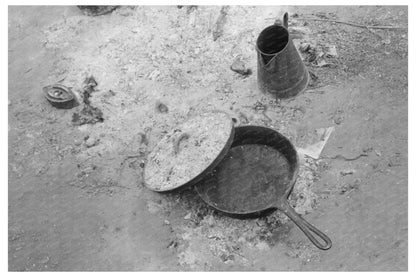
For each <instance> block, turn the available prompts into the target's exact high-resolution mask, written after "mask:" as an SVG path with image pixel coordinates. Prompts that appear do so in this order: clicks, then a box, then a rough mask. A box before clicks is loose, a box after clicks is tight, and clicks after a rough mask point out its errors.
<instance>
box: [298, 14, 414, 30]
mask: <svg viewBox="0 0 416 277" xmlns="http://www.w3.org/2000/svg"><path fill="white" fill-rule="evenodd" d="M296 19H298V20H313V21H323V22H331V23H338V24H345V25H350V26H354V27H358V28H366V29H407V27H403V26H367V25H362V24H357V23H352V22H347V21H340V20H331V19H319V18H301V17H299V18H296Z"/></svg>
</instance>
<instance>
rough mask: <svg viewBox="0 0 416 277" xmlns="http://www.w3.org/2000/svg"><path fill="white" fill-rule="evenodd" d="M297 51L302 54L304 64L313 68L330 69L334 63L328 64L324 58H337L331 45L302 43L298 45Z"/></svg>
mask: <svg viewBox="0 0 416 277" xmlns="http://www.w3.org/2000/svg"><path fill="white" fill-rule="evenodd" d="M299 51H300V52H301V53H302V54H303V60H304V61H305V63H306V64H309V65H312V66H314V67H331V66H335V64H334V63H329V62H327V61H326V60H325V58H328V59H331V58H335V57H337V56H338V52H337V48H336V46H335V45H333V44H328V45H324V46H321V45H314V44H312V43H310V42H302V43H301V44H300V45H299Z"/></svg>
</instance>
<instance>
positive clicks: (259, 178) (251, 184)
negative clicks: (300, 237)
mask: <svg viewBox="0 0 416 277" xmlns="http://www.w3.org/2000/svg"><path fill="white" fill-rule="evenodd" d="M253 145H255V146H254V147H253ZM250 147H251V148H250ZM250 149H251V150H252V151H251V150H250ZM246 150H250V151H251V152H252V153H248V152H250V151H246ZM298 167H299V166H298V156H297V153H296V150H295V148H294V147H293V145H292V144H291V142H290V141H289V140H288V139H287V138H285V137H284V136H283V135H281V134H279V133H278V132H277V131H275V130H273V129H270V128H266V127H260V126H241V127H236V128H235V137H234V140H233V143H232V145H231V149H230V151H229V152H228V154H227V156H226V157H225V158H224V159H223V160H222V161H221V162H220V163H219V165H218V166H217V167H216V168H215V169H214V170H213V171H212V172H211V173H210V174H209V175H208V176H207V177H205V178H204V179H203V180H202V181H201V182H199V183H198V184H197V185H196V190H197V192H198V194H199V196H200V197H201V198H202V199H203V200H204V201H205V202H206V203H207V204H208V205H210V206H212V207H213V208H215V209H217V210H219V211H221V212H224V213H227V214H229V215H238V216H247V215H256V216H258V215H260V214H261V212H265V211H267V210H270V209H273V208H274V209H276V208H277V209H279V210H281V211H282V212H284V213H285V214H286V215H287V216H288V217H289V218H290V219H291V220H292V221H293V222H295V224H296V225H297V226H298V227H299V228H300V229H301V230H302V231H303V232H304V233H305V235H306V236H307V237H308V238H309V239H310V241H311V242H312V243H313V244H314V245H315V246H316V247H318V248H320V249H322V250H327V249H329V248H331V246H332V242H331V240H330V239H329V237H327V236H326V235H325V234H324V233H322V232H321V231H320V230H318V229H317V228H316V227H314V226H313V225H311V224H310V223H309V222H307V221H306V220H305V219H303V218H302V217H301V216H300V215H298V214H297V213H296V212H295V210H294V209H293V208H292V207H291V206H290V205H289V203H288V201H287V198H288V196H289V194H290V193H291V191H292V189H293V186H294V184H295V182H296V178H297V173H298ZM317 238H320V239H321V240H322V241H323V243H322V242H321V241H319V240H318V239H317Z"/></svg>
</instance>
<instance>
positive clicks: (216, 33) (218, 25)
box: [212, 6, 230, 41]
mask: <svg viewBox="0 0 416 277" xmlns="http://www.w3.org/2000/svg"><path fill="white" fill-rule="evenodd" d="M229 10H230V6H223V7H222V8H221V11H220V15H219V16H218V18H217V21H216V22H215V26H214V30H213V31H212V37H213V39H214V41H216V40H217V39H218V38H219V37H220V36H222V35H223V33H224V25H225V22H226V21H227V13H228V11H229Z"/></svg>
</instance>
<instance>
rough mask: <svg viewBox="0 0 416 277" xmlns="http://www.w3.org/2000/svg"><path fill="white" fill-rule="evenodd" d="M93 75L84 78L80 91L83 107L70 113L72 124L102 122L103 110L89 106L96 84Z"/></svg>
mask: <svg viewBox="0 0 416 277" xmlns="http://www.w3.org/2000/svg"><path fill="white" fill-rule="evenodd" d="M97 85H98V84H97V82H96V81H95V79H94V77H93V76H90V77H87V78H86V79H85V80H84V87H83V89H82V91H81V97H82V101H83V102H84V107H83V108H82V110H81V112H79V113H74V114H73V115H72V122H73V124H74V125H77V126H80V125H84V124H95V123H97V122H103V121H104V118H103V112H102V111H101V110H100V109H99V108H97V107H93V106H91V102H90V97H91V94H92V92H94V90H95V87H96V86H97Z"/></svg>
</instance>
